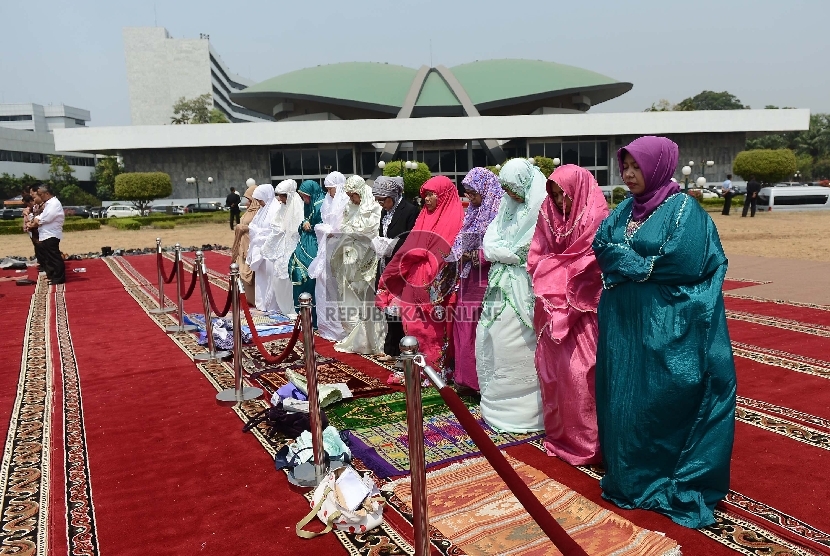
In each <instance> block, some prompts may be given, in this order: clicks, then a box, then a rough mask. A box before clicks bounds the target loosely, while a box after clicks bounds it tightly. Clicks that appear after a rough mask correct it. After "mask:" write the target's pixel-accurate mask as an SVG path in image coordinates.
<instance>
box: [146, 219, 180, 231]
mask: <svg viewBox="0 0 830 556" xmlns="http://www.w3.org/2000/svg"><path fill="white" fill-rule="evenodd" d="M152 226H153V229H155V230H172V229H173V228H175V227H176V223H175V222H172V221H167V220H162V221H160V222H153V224H152Z"/></svg>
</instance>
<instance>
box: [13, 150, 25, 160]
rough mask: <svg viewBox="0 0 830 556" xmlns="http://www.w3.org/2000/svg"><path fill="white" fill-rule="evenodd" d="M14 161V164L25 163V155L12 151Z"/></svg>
mask: <svg viewBox="0 0 830 556" xmlns="http://www.w3.org/2000/svg"><path fill="white" fill-rule="evenodd" d="M12 160H13V161H14V162H23V153H22V152H18V151H12Z"/></svg>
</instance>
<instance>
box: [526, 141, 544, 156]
mask: <svg viewBox="0 0 830 556" xmlns="http://www.w3.org/2000/svg"><path fill="white" fill-rule="evenodd" d="M529 152H530V154H529V156H530V157H531V158H533V157H534V156H545V144H544V143H531V144H530V151H529Z"/></svg>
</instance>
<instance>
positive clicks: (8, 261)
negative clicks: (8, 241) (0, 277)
mask: <svg viewBox="0 0 830 556" xmlns="http://www.w3.org/2000/svg"><path fill="white" fill-rule="evenodd" d="M0 269H3V270H25V269H26V261H21V260H20V259H12V258H11V257H5V258H4V259H3V260H2V261H0Z"/></svg>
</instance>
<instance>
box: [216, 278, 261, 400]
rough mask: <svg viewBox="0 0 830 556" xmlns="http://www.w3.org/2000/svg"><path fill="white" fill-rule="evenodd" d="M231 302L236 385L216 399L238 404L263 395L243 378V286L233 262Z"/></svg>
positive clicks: (219, 394) (223, 391) (218, 395)
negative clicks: (241, 301)
mask: <svg viewBox="0 0 830 556" xmlns="http://www.w3.org/2000/svg"><path fill="white" fill-rule="evenodd" d="M230 282H231V284H230V285H231V296H232V297H231V302H232V311H233V316H232V318H233V379H234V387H233V388H226V389H225V390H222V391H221V392H219V393H218V394H216V401H217V402H219V403H221V404H223V405H225V404H232V405H233V404H237V403H242V402H245V401H248V400H253V399H256V398H259V397H260V396H262V394H263V392H262V389H260V388H254V387H252V386H245V383H244V382H243V380H242V317H241V315H240V313H239V312H240V310H241V309H242V308H241V307H240V306H239V292H240V290H241V289H242V286H241V285H240V283H239V265H238V264H236V263H231V273H230Z"/></svg>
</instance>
